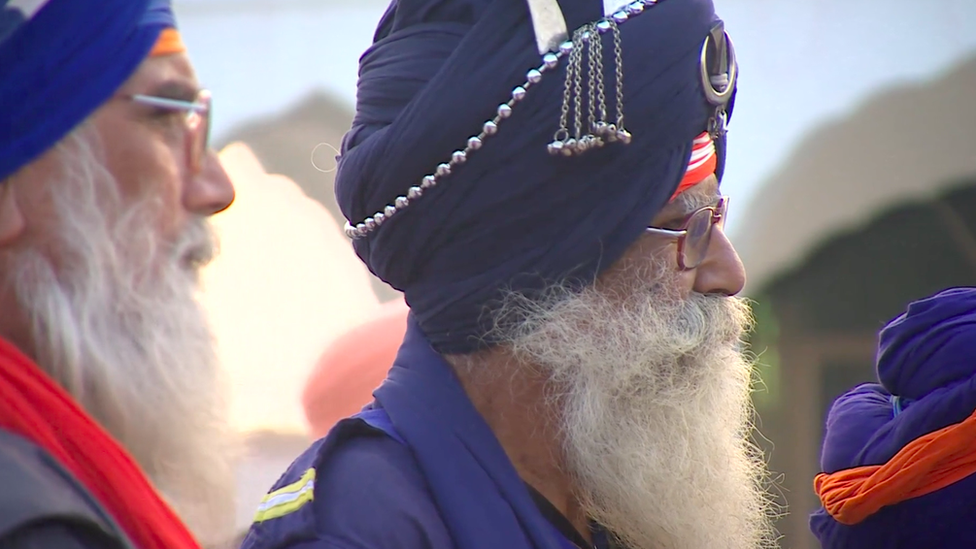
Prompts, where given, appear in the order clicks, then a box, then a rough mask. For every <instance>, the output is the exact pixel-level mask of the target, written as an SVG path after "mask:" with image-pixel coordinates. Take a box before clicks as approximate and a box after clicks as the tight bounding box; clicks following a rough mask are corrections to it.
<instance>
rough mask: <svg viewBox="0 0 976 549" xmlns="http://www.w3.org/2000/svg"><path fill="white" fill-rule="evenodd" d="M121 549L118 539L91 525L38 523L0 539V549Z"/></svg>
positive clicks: (121, 545) (122, 548)
mask: <svg viewBox="0 0 976 549" xmlns="http://www.w3.org/2000/svg"><path fill="white" fill-rule="evenodd" d="M53 547H57V548H58V549H124V548H125V547H126V546H125V545H123V544H122V542H121V540H119V538H116V537H114V536H112V535H109V534H107V533H106V532H105V531H104V530H102V529H101V528H98V527H96V526H94V525H92V524H91V523H88V524H83V523H78V522H66V521H57V522H41V523H34V524H30V525H27V526H24V527H22V528H18V529H16V530H14V531H12V532H10V533H9V534H8V535H5V536H3V537H0V549H49V548H53Z"/></svg>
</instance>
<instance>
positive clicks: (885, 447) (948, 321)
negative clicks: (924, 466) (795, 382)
mask: <svg viewBox="0 0 976 549" xmlns="http://www.w3.org/2000/svg"><path fill="white" fill-rule="evenodd" d="M877 372H878V379H879V381H880V384H877V383H871V384H865V385H861V386H859V387H857V388H855V389H854V390H852V391H850V392H848V393H847V394H845V395H843V396H841V397H840V398H838V399H837V401H836V402H835V403H834V405H833V406H832V407H831V409H830V412H829V414H828V417H827V434H826V437H825V439H824V445H823V452H822V456H821V468H822V470H823V471H824V472H825V473H834V472H836V471H841V470H846V469H852V468H856V467H861V466H865V465H880V464H883V463H885V462H887V461H888V460H889V459H891V458H892V457H893V456H894V455H895V454H896V453H898V451H899V450H901V449H902V448H903V447H904V446H905V445H906V444H908V443H909V442H911V441H913V440H915V439H917V438H919V437H921V436H923V435H926V434H928V433H932V432H934V431H937V430H939V429H942V428H943V427H947V426H950V425H954V424H956V423H960V422H961V421H963V420H965V419H966V418H967V417H969V416H970V415H971V414H972V413H973V411H974V410H976V289H974V288H954V289H950V290H946V291H944V292H941V293H939V294H936V295H934V296H932V297H929V298H926V299H923V300H920V301H916V302H914V303H912V304H911V305H909V306H908V310H907V311H906V312H905V313H904V314H902V315H901V316H899V317H897V318H895V319H894V320H892V321H891V322H889V323H888V325H887V326H885V328H884V329H883V330H882V331H881V334H880V338H879V346H878V365H877ZM973 444H974V447H976V441H973ZM810 526H811V528H812V530H813V532H814V534H815V535H816V536H817V538H818V539H819V540H820V542H821V543H822V544H823V547H824V548H825V549H841V548H855V547H856V548H862V547H885V548H899V547H904V548H906V549H907V548H913V549H915V548H919V547H976V475H972V476H969V477H966V478H964V479H963V480H961V481H958V482H956V483H954V484H951V485H949V486H947V487H945V488H943V489H941V490H938V491H935V492H932V493H929V494H926V495H924V496H920V497H917V498H913V499H908V500H905V501H902V502H900V503H897V504H895V505H891V506H888V507H883V508H882V509H881V510H880V511H878V512H877V513H875V514H873V515H871V516H870V517H868V518H867V519H866V520H864V521H863V522H860V523H858V524H855V525H843V524H840V523H838V522H837V521H835V520H834V519H833V518H832V517H830V515H829V514H828V513H827V512H826V511H825V510H824V509H820V510H819V511H818V512H817V513H815V514H814V515H813V517H812V518H811V520H810Z"/></svg>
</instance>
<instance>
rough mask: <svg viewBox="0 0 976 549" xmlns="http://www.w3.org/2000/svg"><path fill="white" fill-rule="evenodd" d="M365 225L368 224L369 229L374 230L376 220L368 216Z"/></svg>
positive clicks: (367, 228)
mask: <svg viewBox="0 0 976 549" xmlns="http://www.w3.org/2000/svg"><path fill="white" fill-rule="evenodd" d="M363 225H365V226H366V230H367V231H372V230H374V229H376V221H373V218H372V217H367V218H366V220H365V221H363Z"/></svg>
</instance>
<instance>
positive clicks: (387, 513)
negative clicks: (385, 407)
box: [241, 418, 455, 549]
mask: <svg viewBox="0 0 976 549" xmlns="http://www.w3.org/2000/svg"><path fill="white" fill-rule="evenodd" d="M310 468H312V469H315V470H316V476H315V489H314V499H313V500H312V501H311V502H309V503H307V504H306V505H304V506H302V507H300V508H299V509H297V510H295V511H294V512H292V513H289V514H287V515H284V516H281V517H278V518H275V519H271V520H267V521H264V522H260V523H256V524H254V525H252V526H251V528H250V530H249V531H248V533H247V536H246V537H245V539H244V542H243V544H242V546H241V549H375V548H383V549H455V547H454V544H453V543H452V542H451V537H450V534H449V533H448V532H447V528H446V527H445V526H444V521H443V519H441V516H440V513H439V511H438V510H437V507H436V505H435V504H434V502H433V500H432V497H431V494H430V491H429V490H428V488H427V484H426V481H425V480H424V477H423V474H422V473H421V472H420V470H419V469H418V467H417V463H416V460H414V458H413V455H412V454H411V452H410V450H409V449H408V448H407V446H405V445H404V444H402V443H401V442H397V441H396V440H394V439H393V438H390V437H389V436H387V434H386V433H385V432H384V431H380V430H377V429H375V428H374V427H371V426H369V425H368V424H367V423H366V422H364V421H363V420H362V419H360V418H349V419H345V420H343V421H340V422H339V423H338V424H337V425H336V426H335V427H334V428H333V429H332V430H331V431H330V432H329V434H328V436H327V437H325V438H323V439H320V440H318V441H316V442H315V443H314V444H312V446H311V447H310V448H309V449H308V450H307V451H305V452H304V453H303V454H302V455H301V456H299V457H298V459H296V460H295V461H294V463H292V465H291V466H290V467H289V468H288V470H287V471H286V472H285V474H284V475H282V477H281V478H280V479H279V480H278V481H277V482H276V483H275V485H274V486H273V487H272V490H277V489H279V488H282V487H284V486H287V485H289V484H292V483H294V482H296V481H297V480H298V479H299V478H301V477H302V475H304V474H305V473H306V471H308V469H310Z"/></svg>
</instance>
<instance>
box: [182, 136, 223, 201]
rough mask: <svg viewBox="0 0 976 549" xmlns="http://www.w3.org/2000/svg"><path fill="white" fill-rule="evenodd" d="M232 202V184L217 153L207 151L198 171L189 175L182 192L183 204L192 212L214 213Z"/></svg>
mask: <svg viewBox="0 0 976 549" xmlns="http://www.w3.org/2000/svg"><path fill="white" fill-rule="evenodd" d="M233 202H234V185H233V183H231V181H230V177H228V176H227V172H225V171H224V167H223V166H221V165H220V160H219V159H218V158H217V154H216V153H214V152H213V151H212V150H211V151H207V155H206V158H204V160H203V163H202V166H201V167H200V173H198V174H195V175H191V176H190V181H189V183H188V185H187V186H186V187H185V190H184V193H183V206H184V207H185V208H186V209H187V211H190V212H192V213H195V214H198V215H204V216H210V215H214V214H216V213H219V212H222V211H224V210H226V209H227V208H229V207H230V205H231V203H233Z"/></svg>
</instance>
